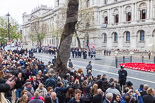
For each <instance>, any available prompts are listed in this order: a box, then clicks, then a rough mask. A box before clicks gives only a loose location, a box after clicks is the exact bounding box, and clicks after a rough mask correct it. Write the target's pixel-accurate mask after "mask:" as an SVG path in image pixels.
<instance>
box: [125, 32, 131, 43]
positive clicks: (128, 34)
mask: <svg viewBox="0 0 155 103" xmlns="http://www.w3.org/2000/svg"><path fill="white" fill-rule="evenodd" d="M126 41H128V42H129V41H130V32H129V31H127V32H126Z"/></svg>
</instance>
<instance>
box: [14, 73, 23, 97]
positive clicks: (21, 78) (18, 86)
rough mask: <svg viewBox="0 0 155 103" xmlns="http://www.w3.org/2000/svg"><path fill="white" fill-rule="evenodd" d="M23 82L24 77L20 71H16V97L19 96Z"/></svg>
mask: <svg viewBox="0 0 155 103" xmlns="http://www.w3.org/2000/svg"><path fill="white" fill-rule="evenodd" d="M24 83H25V81H24V78H23V77H22V73H21V72H20V73H18V78H17V81H16V85H15V88H16V97H20V93H21V91H22V87H23V84H24Z"/></svg>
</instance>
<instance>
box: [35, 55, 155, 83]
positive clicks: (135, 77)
mask: <svg viewBox="0 0 155 103" xmlns="http://www.w3.org/2000/svg"><path fill="white" fill-rule="evenodd" d="M38 56H40V57H41V55H38ZM46 57H47V58H49V56H46ZM47 58H41V59H43V60H45V61H47ZM49 60H50V59H49ZM72 61H76V62H80V63H86V64H88V62H84V61H78V60H72ZM92 65H97V66H102V67H103V66H106V67H111V68H115V67H113V66H108V65H101V64H94V63H92ZM74 66H76V67H82V68H85V67H84V66H80V65H75V64H74ZM115 69H116V68H115ZM93 70H94V71H98V72H102V73H108V74H111V75H116V76H118V74H117V73H112V72H108V71H104V70H98V69H93ZM129 70H130V69H128V71H129ZM130 71H134V72H139V73H144V74H149V75H155V74H153V73H148V72H142V71H136V70H130ZM128 78H130V79H135V80H139V81H143V82H148V83H153V84H155V82H153V81H149V80H145V79H140V78H136V77H132V76H128Z"/></svg>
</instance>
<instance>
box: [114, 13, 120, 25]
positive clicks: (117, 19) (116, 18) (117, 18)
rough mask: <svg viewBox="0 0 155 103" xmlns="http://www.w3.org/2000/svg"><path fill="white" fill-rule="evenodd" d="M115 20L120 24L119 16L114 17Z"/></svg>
mask: <svg viewBox="0 0 155 103" xmlns="http://www.w3.org/2000/svg"><path fill="white" fill-rule="evenodd" d="M114 19H115V23H118V22H119V16H118V14H116V15H115V16H114Z"/></svg>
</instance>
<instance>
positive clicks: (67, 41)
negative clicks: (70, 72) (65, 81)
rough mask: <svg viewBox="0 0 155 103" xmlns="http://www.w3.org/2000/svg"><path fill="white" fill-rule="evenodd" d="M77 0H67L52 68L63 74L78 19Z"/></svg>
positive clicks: (65, 69)
mask: <svg viewBox="0 0 155 103" xmlns="http://www.w3.org/2000/svg"><path fill="white" fill-rule="evenodd" d="M78 7H79V0H68V7H67V19H66V23H65V25H64V29H63V32H62V35H61V40H60V45H59V48H58V51H57V59H56V64H55V67H54V69H55V70H56V71H58V70H59V71H61V74H64V73H65V72H66V71H67V62H68V59H69V58H70V45H71V42H72V36H73V33H74V32H75V25H76V23H77V21H78ZM59 73H60V72H59Z"/></svg>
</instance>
